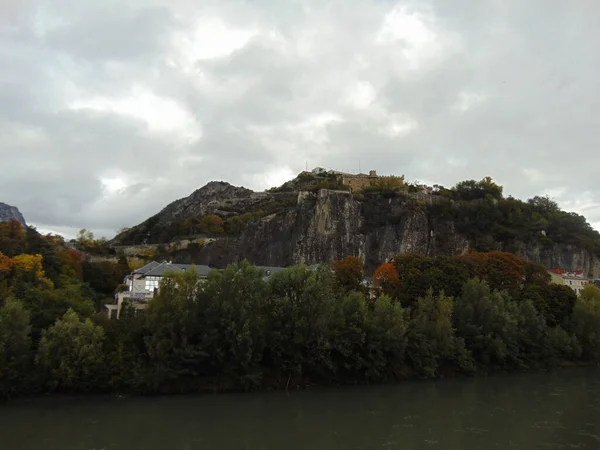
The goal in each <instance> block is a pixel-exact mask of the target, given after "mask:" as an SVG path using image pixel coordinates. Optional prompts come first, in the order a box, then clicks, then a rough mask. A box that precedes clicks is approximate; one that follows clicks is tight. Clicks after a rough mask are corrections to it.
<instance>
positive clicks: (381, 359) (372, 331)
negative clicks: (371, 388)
mask: <svg viewBox="0 0 600 450" xmlns="http://www.w3.org/2000/svg"><path fill="white" fill-rule="evenodd" d="M405 316H406V314H405V311H404V310H403V309H402V306H401V305H400V304H399V303H397V302H393V301H392V299H391V298H390V297H388V296H387V295H382V296H380V297H379V298H377V300H375V303H374V305H373V309H372V310H370V311H369V314H368V316H367V326H366V328H367V334H366V338H365V345H364V358H365V364H366V368H365V370H366V372H365V376H366V378H367V380H369V381H382V380H386V379H398V378H400V377H403V376H406V375H407V373H406V367H405V364H406V363H405V352H406V345H407V343H406V340H407V320H406V317H405Z"/></svg>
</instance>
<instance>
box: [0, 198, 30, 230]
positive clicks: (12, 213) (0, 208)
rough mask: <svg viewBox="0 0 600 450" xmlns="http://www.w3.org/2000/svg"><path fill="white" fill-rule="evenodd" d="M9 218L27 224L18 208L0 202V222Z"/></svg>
mask: <svg viewBox="0 0 600 450" xmlns="http://www.w3.org/2000/svg"><path fill="white" fill-rule="evenodd" d="M10 220H16V221H17V222H19V223H20V224H21V225H24V226H27V223H26V222H25V218H24V217H23V214H21V211H19V208H17V207H16V206H11V205H9V204H7V203H2V202H0V222H8V221H10Z"/></svg>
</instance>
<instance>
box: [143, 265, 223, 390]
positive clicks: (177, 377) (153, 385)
mask: <svg viewBox="0 0 600 450" xmlns="http://www.w3.org/2000/svg"><path fill="white" fill-rule="evenodd" d="M200 283H201V280H200V277H199V275H198V273H197V271H196V270H195V268H193V267H192V268H190V270H188V271H186V272H183V273H170V274H166V275H165V277H164V278H163V280H162V281H161V284H160V289H159V294H158V295H157V296H156V297H155V298H154V299H153V300H152V302H150V304H149V306H148V308H147V309H146V312H145V314H146V319H147V328H148V330H149V331H150V333H149V335H147V336H146V338H145V345H146V352H147V354H148V357H149V360H148V365H147V367H148V372H147V375H146V376H145V378H146V379H147V381H148V383H149V388H150V389H152V390H160V389H161V386H165V387H168V385H169V384H179V385H186V386H187V387H191V386H192V384H191V381H190V378H193V377H197V376H198V375H200V374H201V371H200V368H201V366H202V365H203V364H204V361H205V360H206V358H207V356H208V354H207V353H205V352H203V351H202V350H201V348H200V342H199V341H200V333H202V332H207V331H209V330H207V329H206V324H205V323H203V322H202V321H199V319H200V318H199V317H197V316H196V315H195V308H196V306H195V304H196V301H197V296H198V293H199V292H200V291H201V289H202V287H201V284H200ZM210 331H211V332H212V331H213V330H210ZM186 383H187V384H186Z"/></svg>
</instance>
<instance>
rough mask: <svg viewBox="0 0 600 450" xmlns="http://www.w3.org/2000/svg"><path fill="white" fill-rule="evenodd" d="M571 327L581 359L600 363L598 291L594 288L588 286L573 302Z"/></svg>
mask: <svg viewBox="0 0 600 450" xmlns="http://www.w3.org/2000/svg"><path fill="white" fill-rule="evenodd" d="M571 327H572V330H573V333H574V334H575V336H576V337H577V340H578V341H579V344H580V345H581V351H582V355H581V356H582V357H583V359H584V360H587V361H595V362H598V361H600V289H598V288H597V287H596V286H593V285H588V286H586V287H585V288H584V289H583V290H582V292H581V297H579V298H578V299H577V301H576V302H575V308H574V309H573V317H572V321H571Z"/></svg>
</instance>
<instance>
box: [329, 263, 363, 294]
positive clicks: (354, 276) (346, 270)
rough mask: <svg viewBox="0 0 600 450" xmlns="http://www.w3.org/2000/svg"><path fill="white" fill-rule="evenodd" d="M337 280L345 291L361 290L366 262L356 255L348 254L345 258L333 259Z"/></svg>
mask: <svg viewBox="0 0 600 450" xmlns="http://www.w3.org/2000/svg"><path fill="white" fill-rule="evenodd" d="M333 271H334V275H335V281H336V283H337V285H338V287H340V288H341V289H342V290H344V291H361V290H362V281H363V271H364V264H363V261H362V259H360V258H358V257H356V256H346V257H345V258H344V259H340V260H335V261H333Z"/></svg>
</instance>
